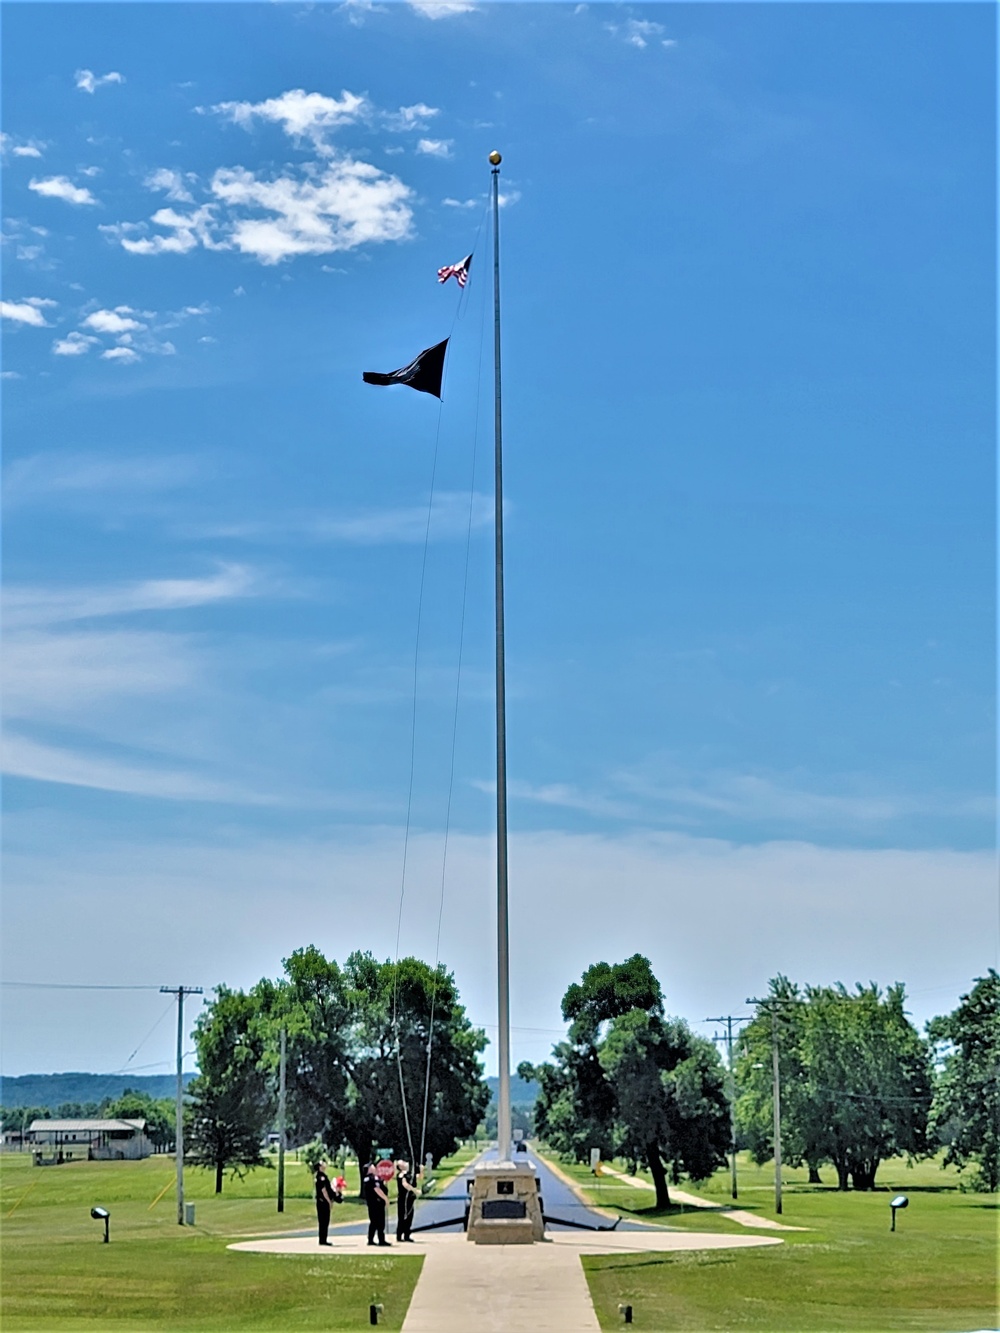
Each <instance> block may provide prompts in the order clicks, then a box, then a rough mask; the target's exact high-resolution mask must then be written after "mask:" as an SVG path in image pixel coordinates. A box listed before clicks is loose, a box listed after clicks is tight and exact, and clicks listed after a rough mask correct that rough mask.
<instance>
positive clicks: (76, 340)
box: [52, 331, 100, 356]
mask: <svg viewBox="0 0 1000 1333" xmlns="http://www.w3.org/2000/svg"><path fill="white" fill-rule="evenodd" d="M94 346H100V339H99V338H88V337H87V336H86V334H83V333H77V332H75V331H74V332H73V333H67V335H66V337H65V338H57V339H56V341H55V342H54V343H53V344H52V351H53V353H54V354H55V355H56V356H84V355H85V354H86V353H87V352H89V351H90V349H91V347H94Z"/></svg>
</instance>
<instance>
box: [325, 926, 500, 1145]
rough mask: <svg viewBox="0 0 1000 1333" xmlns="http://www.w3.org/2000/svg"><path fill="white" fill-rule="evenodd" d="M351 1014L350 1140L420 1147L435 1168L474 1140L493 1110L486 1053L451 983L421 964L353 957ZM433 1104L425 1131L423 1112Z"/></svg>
mask: <svg viewBox="0 0 1000 1333" xmlns="http://www.w3.org/2000/svg"><path fill="white" fill-rule="evenodd" d="M344 976H345V979H346V982H347V985H348V988H349V991H348V994H349V997H350V1003H351V1008H352V1011H353V1019H354V1022H353V1041H352V1050H351V1063H350V1076H351V1095H350V1098H349V1100H348V1109H347V1116H346V1120H347V1133H346V1137H347V1141H348V1142H349V1143H350V1144H351V1146H352V1148H354V1150H355V1151H356V1152H357V1153H358V1156H359V1159H360V1160H364V1158H365V1156H366V1155H367V1154H368V1153H370V1150H371V1148H372V1147H373V1146H374V1147H377V1146H386V1147H393V1148H394V1149H395V1150H396V1151H397V1152H400V1151H402V1150H403V1149H405V1150H406V1153H407V1156H408V1157H410V1159H411V1160H414V1159H416V1158H417V1157H418V1156H419V1154H420V1152H421V1148H423V1151H424V1153H430V1154H431V1156H432V1157H433V1158H434V1160H435V1161H436V1160H439V1159H440V1158H441V1157H444V1156H447V1155H448V1154H449V1153H451V1152H454V1150H455V1148H456V1147H457V1146H458V1143H459V1142H460V1140H461V1139H463V1138H465V1137H467V1136H468V1135H470V1134H473V1133H474V1132H475V1130H476V1127H477V1125H478V1124H479V1122H480V1120H481V1119H482V1117H483V1114H484V1112H485V1110H486V1106H487V1103H488V1102H489V1088H488V1087H487V1085H486V1083H485V1082H484V1080H483V1070H482V1065H481V1064H480V1061H479V1055H480V1052H481V1051H482V1050H483V1048H484V1047H485V1045H486V1038H485V1036H484V1034H483V1033H482V1032H481V1031H480V1030H478V1029H475V1028H473V1027H472V1025H471V1023H470V1022H469V1020H468V1018H467V1017H466V1015H465V1010H464V1008H463V1007H462V1005H461V1004H460V1003H459V998H458V991H457V988H456V986H455V980H454V977H452V976H451V975H450V974H449V973H448V972H447V971H446V969H445V968H444V967H443V966H440V965H439V966H438V968H437V969H436V970H435V969H433V968H431V967H428V965H427V964H426V963H423V962H421V961H420V960H419V959H417V958H401V959H400V960H399V962H398V963H391V962H384V963H380V962H378V961H377V960H376V959H375V958H373V957H372V955H371V954H368V953H353V954H351V956H350V957H349V958H348V959H347V962H346V964H345V966H344ZM425 1105H426V1109H427V1116H426V1124H425V1120H424V1107H425Z"/></svg>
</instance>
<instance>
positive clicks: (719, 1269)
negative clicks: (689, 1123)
mask: <svg viewBox="0 0 1000 1333" xmlns="http://www.w3.org/2000/svg"><path fill="white" fill-rule="evenodd" d="M559 1165H560V1169H561V1170H563V1171H564V1172H566V1173H567V1174H568V1175H570V1176H572V1177H573V1178H574V1179H575V1180H576V1181H577V1183H578V1185H579V1186H580V1187H581V1188H582V1189H583V1190H584V1192H585V1193H586V1195H587V1197H588V1198H589V1199H591V1200H592V1201H593V1202H595V1203H598V1202H599V1203H600V1204H601V1205H602V1206H604V1207H607V1208H609V1210H610V1211H612V1212H620V1213H621V1214H622V1215H623V1216H627V1217H632V1218H634V1219H636V1220H641V1221H648V1222H657V1223H660V1224H661V1225H664V1224H665V1225H668V1226H671V1227H682V1228H684V1229H685V1230H691V1231H714V1232H719V1231H726V1232H732V1233H734V1234H742V1235H748V1234H753V1233H752V1232H751V1231H750V1229H749V1228H746V1227H742V1226H740V1225H739V1224H737V1223H735V1222H733V1221H732V1220H731V1219H727V1218H726V1217H725V1215H724V1214H721V1213H712V1212H706V1211H705V1210H704V1209H696V1208H691V1207H684V1206H682V1205H677V1206H675V1207H673V1208H671V1209H669V1210H666V1211H658V1210H657V1209H656V1208H655V1207H653V1206H652V1198H653V1196H652V1193H651V1192H650V1191H644V1190H638V1189H633V1188H630V1187H628V1186H625V1185H622V1184H620V1183H619V1182H617V1181H614V1180H613V1178H609V1177H606V1176H605V1177H603V1178H602V1179H601V1181H600V1183H599V1184H598V1182H597V1181H595V1178H594V1177H593V1176H592V1175H591V1173H590V1171H589V1169H588V1168H587V1167H585V1166H584V1167H577V1166H567V1165H565V1164H563V1163H560V1164H559ZM617 1169H621V1170H624V1167H623V1166H622V1165H621V1164H618V1167H617ZM823 1174H824V1179H825V1178H826V1174H827V1173H823ZM784 1177H785V1184H786V1188H785V1190H784V1199H783V1203H784V1211H783V1213H782V1215H781V1217H780V1218H778V1217H777V1215H776V1214H775V1212H774V1193H773V1167H771V1166H770V1165H768V1166H765V1167H756V1166H754V1165H753V1164H752V1163H750V1162H749V1161H744V1160H743V1159H742V1158H741V1159H740V1163H739V1196H740V1197H739V1199H738V1201H737V1202H736V1204H733V1201H732V1199H731V1198H730V1194H729V1187H730V1180H729V1173H728V1172H727V1171H720V1172H718V1173H717V1174H716V1175H715V1176H713V1177H712V1179H711V1180H710V1181H706V1182H705V1183H704V1184H702V1185H700V1186H697V1187H692V1186H690V1185H685V1186H683V1187H682V1188H684V1189H685V1190H686V1192H688V1193H692V1194H697V1195H699V1196H700V1197H702V1198H704V1199H708V1200H710V1201H712V1202H713V1203H717V1204H719V1205H720V1206H723V1207H728V1206H734V1207H739V1208H743V1209H746V1210H748V1211H750V1212H754V1213H756V1214H758V1215H759V1216H762V1217H769V1218H774V1219H775V1220H778V1221H781V1222H784V1223H786V1224H788V1225H794V1226H801V1227H808V1228H809V1230H808V1231H802V1232H795V1231H789V1232H769V1231H765V1230H761V1231H759V1232H758V1233H757V1234H758V1235H762V1236H765V1235H780V1237H781V1239H782V1240H783V1241H784V1244H782V1245H780V1246H767V1247H762V1248H760V1249H748V1250H731V1251H705V1252H703V1253H699V1252H697V1251H686V1252H678V1253H674V1254H669V1253H668V1254H658V1255H651V1254H642V1255H614V1256H599V1257H598V1256H594V1257H588V1258H585V1259H584V1260H583V1264H584V1269H585V1272H586V1274H587V1280H588V1282H589V1284H590V1292H591V1296H592V1298H593V1301H594V1307H595V1309H596V1311H597V1316H598V1319H599V1320H600V1323H601V1327H602V1328H607V1329H611V1328H619V1327H621V1326H622V1316H621V1314H620V1313H619V1311H618V1306H619V1305H631V1306H632V1307H633V1322H634V1324H635V1325H636V1327H638V1328H644V1329H650V1330H661V1329H662V1330H666V1329H699V1330H710V1329H744V1328H745V1329H762V1330H774V1333H778V1331H779V1330H795V1333H806V1331H807V1330H809V1331H818V1330H835V1329H854V1330H862V1331H864V1333H888V1331H889V1330H896V1329H922V1330H934V1331H935V1333H961V1331H962V1330H973V1329H993V1328H997V1327H998V1318H997V1241H998V1231H997V1223H998V1218H1000V1212H998V1200H997V1196H996V1195H977V1194H963V1193H961V1192H960V1191H959V1190H958V1188H957V1176H956V1174H955V1173H954V1172H953V1171H946V1170H942V1169H941V1167H940V1166H939V1165H938V1164H937V1163H936V1162H923V1163H918V1164H916V1165H915V1166H913V1167H912V1168H911V1167H908V1166H907V1164H906V1163H905V1161H902V1160H900V1159H894V1160H892V1161H890V1162H886V1163H885V1164H884V1165H883V1166H882V1167H881V1169H880V1170H879V1175H878V1183H879V1188H878V1189H877V1190H876V1191H874V1192H873V1193H859V1194H855V1193H853V1192H851V1193H847V1194H841V1193H839V1192H838V1191H837V1190H836V1188H835V1187H833V1186H832V1185H829V1184H824V1185H821V1186H816V1185H812V1186H811V1185H809V1184H808V1183H807V1174H806V1172H805V1171H804V1170H802V1171H798V1170H788V1171H786V1172H785V1173H784ZM646 1178H647V1179H648V1177H646ZM897 1193H904V1194H906V1195H907V1196H908V1197H909V1200H910V1204H909V1207H908V1208H907V1209H906V1210H905V1211H901V1212H900V1213H898V1214H897V1223H896V1232H895V1234H891V1233H890V1231H889V1224H890V1210H889V1200H890V1198H892V1196H893V1195H894V1194H897Z"/></svg>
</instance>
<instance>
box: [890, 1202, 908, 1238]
mask: <svg viewBox="0 0 1000 1333" xmlns="http://www.w3.org/2000/svg"><path fill="white" fill-rule="evenodd" d="M909 1206H910V1201H909V1199H908V1198H907V1197H906V1195H905V1194H897V1195H896V1197H895V1198H894V1199H890V1200H889V1207H890V1208H891V1209H892V1226H891V1227H890V1228H889V1230H890V1231H895V1230H896V1209H897V1208H909Z"/></svg>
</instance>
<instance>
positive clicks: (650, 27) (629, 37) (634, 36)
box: [604, 19, 674, 51]
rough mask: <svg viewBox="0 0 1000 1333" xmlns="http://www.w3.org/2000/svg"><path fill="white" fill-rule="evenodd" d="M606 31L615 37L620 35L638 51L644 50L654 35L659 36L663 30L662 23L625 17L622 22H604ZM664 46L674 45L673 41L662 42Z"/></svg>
mask: <svg viewBox="0 0 1000 1333" xmlns="http://www.w3.org/2000/svg"><path fill="white" fill-rule="evenodd" d="M604 26H605V28H606V29H607V31H608V32H610V33H612V34H613V35H614V36H616V37H619V36H620V37H621V39H622V41H623V42H627V43H628V45H629V46H635V47H637V48H638V49H639V50H640V51H642V50H644V49H645V48H646V47H647V46H648V44H649V42H650V41H651V40H652V39H653V38H654V37H659V35H660V33H661V32H663V31H665V29H664V27H663V24H662V23H654V22H653V21H652V20H651V19H626V20H625V22H624V23H621V24H619V23H605V25H604ZM663 45H665V46H668V45H669V46H672V45H674V43H673V42H664V43H663Z"/></svg>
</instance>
